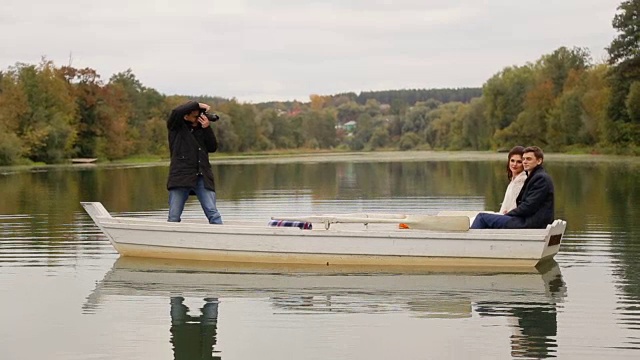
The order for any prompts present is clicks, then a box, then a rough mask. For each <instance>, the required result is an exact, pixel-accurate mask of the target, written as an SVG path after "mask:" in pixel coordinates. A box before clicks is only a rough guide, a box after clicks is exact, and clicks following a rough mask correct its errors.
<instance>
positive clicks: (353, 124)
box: [343, 120, 356, 133]
mask: <svg viewBox="0 0 640 360" xmlns="http://www.w3.org/2000/svg"><path fill="white" fill-rule="evenodd" d="M343 127H344V129H345V130H347V132H350V133H352V132H354V131H355V130H356V122H355V121H353V120H351V121H348V122H346V123H344V125H343Z"/></svg>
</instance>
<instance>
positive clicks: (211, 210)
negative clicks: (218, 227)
mask: <svg viewBox="0 0 640 360" xmlns="http://www.w3.org/2000/svg"><path fill="white" fill-rule="evenodd" d="M192 190H193V191H194V192H195V193H196V196H197V197H198V200H199V201H200V205H201V206H202V210H204V214H205V215H206V216H207V219H209V224H222V217H221V216H220V212H218V208H217V207H216V193H215V191H211V190H208V189H206V188H205V187H204V180H203V179H202V176H198V182H197V183H196V187H195V188H188V187H183V188H174V189H171V190H169V222H180V216H181V215H182V211H183V210H184V204H185V203H186V202H187V199H188V198H189V192H191V191H192Z"/></svg>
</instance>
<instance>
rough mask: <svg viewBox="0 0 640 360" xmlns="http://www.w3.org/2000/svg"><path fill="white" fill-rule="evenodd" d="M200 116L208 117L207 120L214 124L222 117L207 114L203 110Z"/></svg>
mask: <svg viewBox="0 0 640 360" xmlns="http://www.w3.org/2000/svg"><path fill="white" fill-rule="evenodd" d="M200 115H204V116H206V117H207V119H209V121H210V122H214V121H218V120H220V116H218V115H217V114H209V113H208V112H206V111H205V110H203V109H200Z"/></svg>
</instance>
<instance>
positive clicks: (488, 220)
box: [470, 213, 511, 229]
mask: <svg viewBox="0 0 640 360" xmlns="http://www.w3.org/2000/svg"><path fill="white" fill-rule="evenodd" d="M509 219H511V216H507V215H500V214H488V213H479V214H478V215H477V216H476V219H475V220H473V224H471V227H470V228H471V229H504V226H505V225H506V224H507V222H508V221H509Z"/></svg>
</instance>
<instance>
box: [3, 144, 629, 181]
mask: <svg viewBox="0 0 640 360" xmlns="http://www.w3.org/2000/svg"><path fill="white" fill-rule="evenodd" d="M505 157H506V153H502V152H496V151H432V150H416V151H397V150H384V151H358V152H353V151H339V152H336V151H296V152H294V151H287V152H262V153H242V154H216V155H212V156H210V159H211V162H212V165H214V166H215V165H233V164H285V163H322V162H352V163H356V162H413V161H496V162H503V161H505ZM545 161H548V162H594V163H602V162H608V163H611V162H616V163H629V164H638V165H640V157H638V156H628V155H600V154H567V153H545ZM168 165H169V159H168V158H162V157H159V156H138V157H131V158H127V159H120V160H116V161H98V162H95V163H88V164H73V163H71V162H70V161H69V162H66V163H63V164H30V165H13V166H0V175H8V174H11V173H16V172H26V171H47V169H82V168H94V167H95V168H100V167H129V166H134V167H136V166H168Z"/></svg>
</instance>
